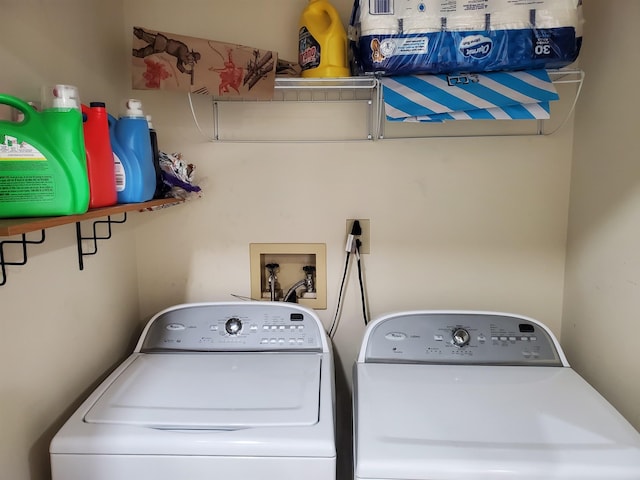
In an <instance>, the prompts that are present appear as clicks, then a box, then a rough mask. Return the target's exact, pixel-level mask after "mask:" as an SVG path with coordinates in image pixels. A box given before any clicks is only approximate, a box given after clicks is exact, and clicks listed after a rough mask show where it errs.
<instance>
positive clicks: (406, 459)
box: [353, 311, 640, 480]
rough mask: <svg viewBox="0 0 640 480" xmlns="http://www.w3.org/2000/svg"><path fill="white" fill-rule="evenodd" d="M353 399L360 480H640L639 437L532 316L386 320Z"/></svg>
mask: <svg viewBox="0 0 640 480" xmlns="http://www.w3.org/2000/svg"><path fill="white" fill-rule="evenodd" d="M353 402H354V477H355V479H356V480H372V479H376V480H380V479H384V480H409V479H410V480H436V479H437V480H454V479H455V480H463V479H464V480H470V479H471V480H479V479H483V480H501V479H504V480H507V479H508V480H516V479H518V480H568V479H573V480H578V479H579V480H604V479H607V480H622V479H625V480H632V479H633V480H638V479H640V434H639V433H638V432H637V431H636V430H635V429H634V428H633V427H632V426H631V425H630V424H629V423H628V422H627V421H626V420H625V419H624V418H623V417H622V416H621V415H620V414H619V413H618V412H617V411H616V410H615V409H614V408H613V406H612V405H611V404H609V403H608V402H607V401H606V400H605V399H604V398H603V397H602V396H601V395H600V394H599V393H598V392H596V390H595V389H594V388H593V387H591V386H590V385H589V384H588V383H587V382H586V381H585V380H583V379H582V378H581V377H580V376H579V375H578V374H577V373H576V372H575V371H574V370H573V369H571V368H570V366H569V364H568V362H567V360H566V358H565V355H564V353H563V352H562V349H561V348H560V345H559V343H558V341H557V340H556V338H555V337H554V335H553V334H552V332H551V331H550V330H549V329H548V328H547V327H545V326H544V325H543V324H541V323H540V322H537V321H536V320H533V319H531V318H527V317H522V316H516V315H511V314H503V313H492V312H464V311H414V312H404V313H396V314H392V315H387V316H384V317H382V318H379V319H378V320H376V321H375V322H372V323H370V324H369V326H368V327H367V329H366V332H365V336H364V339H363V342H362V346H361V349H360V353H359V356H358V359H357V362H356V364H355V366H354V400H353Z"/></svg>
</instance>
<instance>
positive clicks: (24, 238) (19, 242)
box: [0, 230, 45, 287]
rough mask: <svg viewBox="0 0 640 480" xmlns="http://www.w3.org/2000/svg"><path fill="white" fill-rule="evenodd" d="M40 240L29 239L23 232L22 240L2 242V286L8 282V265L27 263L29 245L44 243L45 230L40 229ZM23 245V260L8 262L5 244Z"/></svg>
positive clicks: (0, 256)
mask: <svg viewBox="0 0 640 480" xmlns="http://www.w3.org/2000/svg"><path fill="white" fill-rule="evenodd" d="M40 235H41V237H40V240H27V235H26V234H25V233H23V234H22V239H21V240H3V241H2V242H0V270H1V271H2V276H1V277H0V287H1V286H3V285H4V284H6V283H7V268H6V266H7V265H26V263H27V245H39V244H41V243H44V240H45V233H44V230H41V231H40ZM11 244H13V245H22V260H20V261H19V262H7V261H6V260H5V259H4V246H5V245H11Z"/></svg>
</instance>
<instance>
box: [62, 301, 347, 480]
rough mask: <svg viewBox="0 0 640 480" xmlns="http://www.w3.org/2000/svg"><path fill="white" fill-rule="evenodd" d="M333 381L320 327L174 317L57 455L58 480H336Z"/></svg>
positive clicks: (153, 332)
mask: <svg viewBox="0 0 640 480" xmlns="http://www.w3.org/2000/svg"><path fill="white" fill-rule="evenodd" d="M334 432H335V415H334V371H333V359H332V353H331V349H330V347H329V344H328V339H327V336H326V334H325V331H324V328H323V326H322V323H321V322H320V320H319V318H318V317H317V315H316V314H315V313H314V312H313V311H311V310H309V309H306V308H304V307H300V306H298V305H295V304H291V303H277V302H237V303H235V302H233V303H198V304H185V305H178V306H175V307H172V308H169V309H167V310H164V311H162V312H160V313H158V314H157V315H155V316H154V317H153V318H152V319H151V320H150V321H149V322H148V324H147V326H146V328H145V329H144V331H143V333H142V335H141V337H140V339H139V341H138V344H137V346H136V348H135V350H134V352H133V353H132V354H131V355H130V356H129V357H128V358H127V359H126V360H125V361H124V362H123V363H122V364H121V365H120V366H119V367H118V368H116V370H115V371H114V372H113V373H112V374H111V375H110V376H109V377H108V378H107V379H106V380H105V381H104V382H103V383H102V384H101V385H100V386H99V387H98V388H97V389H96V390H95V391H94V392H93V393H92V394H91V395H90V396H89V397H88V398H87V400H86V401H85V402H84V403H83V404H82V405H81V406H80V408H79V409H78V410H77V411H76V412H75V413H74V414H73V415H72V416H71V418H70V419H69V420H68V421H67V422H66V423H65V425H64V426H63V427H62V429H61V430H60V431H59V432H58V433H57V434H56V435H55V437H54V438H53V440H52V442H51V446H50V457H51V469H52V478H53V480H87V479H91V480H185V479H188V480H205V479H206V480H210V479H212V478H219V479H225V480H250V479H264V480H276V479H277V480H283V479H288V480H294V479H295V480H299V479H300V478H301V477H302V478H305V480H334V479H335V471H336V448H335V434H334Z"/></svg>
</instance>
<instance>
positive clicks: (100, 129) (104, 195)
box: [82, 102, 118, 208]
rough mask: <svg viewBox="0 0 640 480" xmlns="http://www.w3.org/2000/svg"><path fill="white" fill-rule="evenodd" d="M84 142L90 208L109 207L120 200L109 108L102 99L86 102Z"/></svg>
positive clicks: (84, 108) (84, 107)
mask: <svg viewBox="0 0 640 480" xmlns="http://www.w3.org/2000/svg"><path fill="white" fill-rule="evenodd" d="M82 113H83V117H84V123H83V130H84V143H85V150H86V152H87V176H88V177H89V208H98V207H107V206H109V205H115V204H116V203H117V201H118V194H117V191H116V175H115V168H114V163H113V151H112V149H111V141H110V139H109V121H108V119H107V110H106V108H105V104H104V103H102V102H91V103H90V104H89V106H88V107H87V106H86V105H82Z"/></svg>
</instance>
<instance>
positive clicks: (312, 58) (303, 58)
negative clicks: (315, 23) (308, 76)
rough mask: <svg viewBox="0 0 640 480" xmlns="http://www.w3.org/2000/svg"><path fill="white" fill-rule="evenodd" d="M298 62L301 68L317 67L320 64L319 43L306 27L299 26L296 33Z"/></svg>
mask: <svg viewBox="0 0 640 480" xmlns="http://www.w3.org/2000/svg"><path fill="white" fill-rule="evenodd" d="M298 39H299V42H298V54H299V58H298V63H299V64H300V67H301V68H302V70H309V69H311V68H318V67H319V66H320V57H321V53H322V52H321V51H320V43H318V41H317V40H316V39H315V38H314V37H313V35H311V32H309V30H307V27H302V28H300V32H299V35H298Z"/></svg>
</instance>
